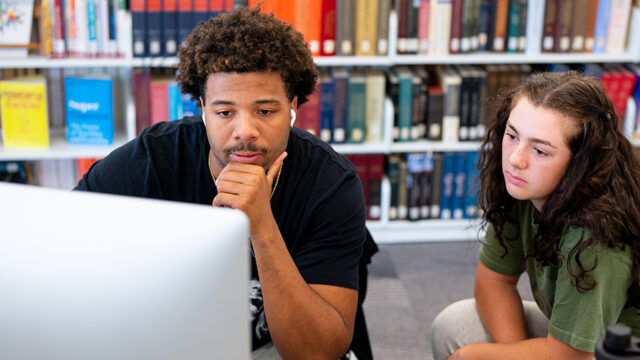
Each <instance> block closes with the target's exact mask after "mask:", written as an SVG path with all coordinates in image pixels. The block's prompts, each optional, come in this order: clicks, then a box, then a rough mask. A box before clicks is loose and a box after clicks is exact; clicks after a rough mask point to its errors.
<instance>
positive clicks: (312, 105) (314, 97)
mask: <svg viewBox="0 0 640 360" xmlns="http://www.w3.org/2000/svg"><path fill="white" fill-rule="evenodd" d="M321 94H322V83H320V82H318V83H317V84H316V90H315V91H314V92H313V93H311V95H309V101H307V102H306V103H304V104H303V105H302V106H300V107H298V116H297V117H298V120H297V121H296V126H297V127H299V128H301V129H303V130H305V131H307V132H309V133H310V134H313V135H315V136H318V135H319V133H320V101H321V99H320V96H321Z"/></svg>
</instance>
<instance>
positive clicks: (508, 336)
mask: <svg viewBox="0 0 640 360" xmlns="http://www.w3.org/2000/svg"><path fill="white" fill-rule="evenodd" d="M518 279H519V276H505V275H502V274H499V273H496V272H494V271H492V270H490V269H489V268H487V267H486V266H484V265H483V264H482V263H481V262H480V263H478V269H477V270H476V283H475V291H474V292H475V299H476V304H477V306H478V313H479V314H480V318H481V319H482V323H483V325H484V327H485V329H487V331H488V332H489V335H491V337H492V339H493V340H494V341H495V343H490V344H489V343H486V344H473V345H468V346H465V347H463V348H461V349H459V350H458V351H456V352H455V353H454V354H453V355H451V357H450V358H449V360H469V359H473V360H482V359H491V360H494V359H498V360H499V359H505V360H506V359H514V360H515V359H518V360H527V359H558V360H560V359H562V360H573V359H575V360H583V359H584V360H590V359H593V353H591V352H585V351H581V350H577V349H574V348H572V347H571V346H569V345H567V344H566V343H564V342H562V341H560V340H558V339H556V338H554V337H553V336H551V335H547V337H546V338H536V339H527V332H526V327H525V320H524V311H523V309H522V300H521V298H520V294H518V289H517V283H518Z"/></svg>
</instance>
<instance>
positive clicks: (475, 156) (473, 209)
mask: <svg viewBox="0 0 640 360" xmlns="http://www.w3.org/2000/svg"><path fill="white" fill-rule="evenodd" d="M479 157H480V153H479V152H477V151H471V152H468V153H467V154H466V156H465V159H464V164H465V165H464V167H465V172H466V173H467V181H466V184H465V195H464V218H465V219H473V218H477V217H478V216H479V215H480V214H479V213H478V191H480V169H478V167H477V166H476V165H477V164H478V160H479Z"/></svg>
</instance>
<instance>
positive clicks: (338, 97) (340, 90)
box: [332, 71, 349, 144]
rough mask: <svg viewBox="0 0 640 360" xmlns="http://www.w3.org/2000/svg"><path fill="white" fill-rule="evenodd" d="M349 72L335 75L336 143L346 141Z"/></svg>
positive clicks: (334, 120)
mask: <svg viewBox="0 0 640 360" xmlns="http://www.w3.org/2000/svg"><path fill="white" fill-rule="evenodd" d="M348 76H349V75H348V74H347V73H346V71H341V72H340V74H338V75H337V76H334V78H333V81H334V88H335V101H334V103H335V110H334V118H333V136H332V141H333V142H334V143H338V144H340V143H344V142H345V141H346V137H347V136H346V131H347V130H346V122H347V117H348V109H349V108H348V82H349V79H348Z"/></svg>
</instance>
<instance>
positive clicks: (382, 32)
mask: <svg viewBox="0 0 640 360" xmlns="http://www.w3.org/2000/svg"><path fill="white" fill-rule="evenodd" d="M378 12H379V16H378V26H377V32H376V39H378V45H377V46H376V49H377V53H378V55H381V56H384V55H387V53H388V51H389V14H390V12H391V0H378Z"/></svg>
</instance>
